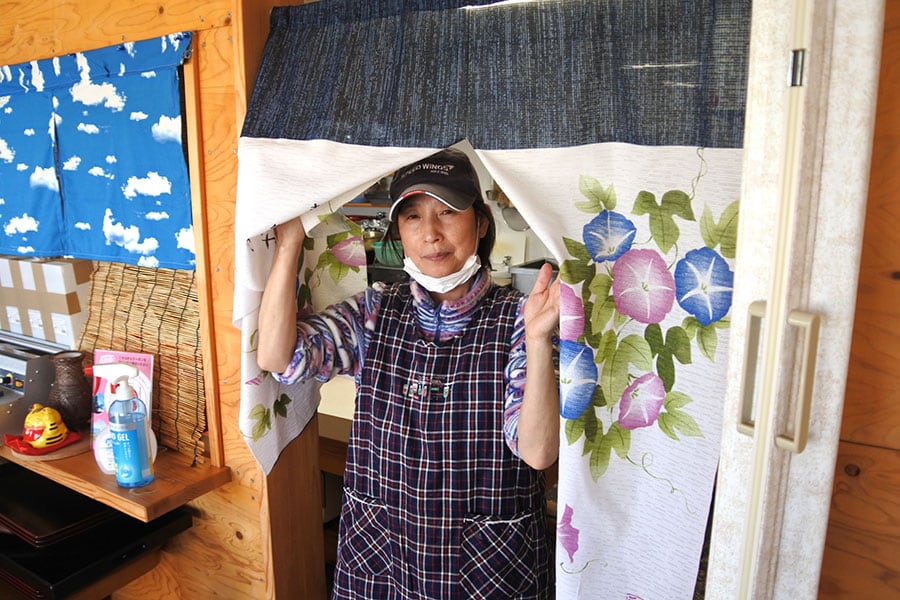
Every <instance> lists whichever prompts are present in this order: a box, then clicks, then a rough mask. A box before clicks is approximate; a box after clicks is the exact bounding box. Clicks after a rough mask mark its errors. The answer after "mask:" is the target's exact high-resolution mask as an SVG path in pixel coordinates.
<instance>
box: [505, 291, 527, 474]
mask: <svg viewBox="0 0 900 600" xmlns="http://www.w3.org/2000/svg"><path fill="white" fill-rule="evenodd" d="M524 306H525V297H523V298H521V299H520V300H519V309H518V311H517V312H516V322H515V325H514V327H513V336H512V343H511V347H510V353H509V362H508V363H506V370H505V372H504V378H505V379H506V398H505V402H504V404H503V435H504V436H505V437H506V445H507V446H509V449H510V450H512V452H513V454H515V455H516V456H519V457H520V458H521V456H520V455H519V412H520V411H521V409H522V398H524V397H525V362H526V359H525V316H524V312H523V310H522V309H523V308H524Z"/></svg>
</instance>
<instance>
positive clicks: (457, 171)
mask: <svg viewBox="0 0 900 600" xmlns="http://www.w3.org/2000/svg"><path fill="white" fill-rule="evenodd" d="M415 194H425V195H427V196H431V197H432V198H434V199H435V200H440V201H441V202H443V203H444V204H446V205H447V206H449V207H450V208H452V209H453V210H456V211H460V212H461V211H464V210H466V209H467V208H469V207H470V206H472V203H473V202H474V201H475V200H476V199H477V198H480V197H481V192H480V190H479V187H478V175H477V174H476V173H475V168H474V167H473V166H472V162H471V161H470V160H469V157H468V156H466V153H465V152H462V151H460V150H456V149H453V148H448V149H446V150H441V151H440V152H438V153H436V154H432V155H431V156H429V157H427V158H423V159H422V160H420V161H418V162H414V163H412V164H410V165H407V166H405V167H402V168H400V169H398V170H397V172H396V173H395V174H394V178H393V180H392V181H391V188H390V197H391V210H390V212H389V213H388V218H389V219H390V220H391V221H393V220H394V219H395V218H396V216H397V207H398V206H400V204H401V203H402V202H403V201H404V200H405V199H407V198H409V197H410V196H413V195H415Z"/></svg>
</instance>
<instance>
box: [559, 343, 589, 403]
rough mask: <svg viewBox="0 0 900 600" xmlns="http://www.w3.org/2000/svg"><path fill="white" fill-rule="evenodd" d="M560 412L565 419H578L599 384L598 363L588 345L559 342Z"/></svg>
mask: <svg viewBox="0 0 900 600" xmlns="http://www.w3.org/2000/svg"><path fill="white" fill-rule="evenodd" d="M559 370H560V372H559V387H560V398H559V401H560V408H559V414H560V415H562V417H563V418H564V419H577V418H578V417H579V416H581V413H583V412H584V409H586V408H587V407H588V405H590V403H591V398H592V397H593V395H594V388H595V387H596V385H597V363H595V362H594V354H593V352H592V351H591V349H590V348H589V347H588V346H585V345H584V344H579V343H578V342H572V341H570V340H560V342H559Z"/></svg>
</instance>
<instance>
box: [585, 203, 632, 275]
mask: <svg viewBox="0 0 900 600" xmlns="http://www.w3.org/2000/svg"><path fill="white" fill-rule="evenodd" d="M635 231H637V227H635V225H634V223H632V222H631V221H629V220H628V218H627V217H625V215H623V214H621V213H617V212H613V211H611V210H604V211H602V212H601V213H600V214H599V215H597V216H596V217H594V218H593V219H592V220H591V221H590V222H589V223H588V224H587V225H585V226H584V229H583V231H582V237H583V238H584V245H585V246H586V247H587V249H588V252H590V254H591V257H592V258H593V259H594V262H597V263H601V262H604V261H607V260H616V259H617V258H619V257H620V256H622V255H623V254H624V253H625V252H627V251H628V250H629V249H630V248H631V244H632V242H633V241H634V234H635Z"/></svg>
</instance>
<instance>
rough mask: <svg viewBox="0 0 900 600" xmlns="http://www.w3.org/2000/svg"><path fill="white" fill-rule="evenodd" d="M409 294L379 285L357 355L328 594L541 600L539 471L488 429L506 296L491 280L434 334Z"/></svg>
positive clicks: (497, 384) (498, 379) (494, 422)
mask: <svg viewBox="0 0 900 600" xmlns="http://www.w3.org/2000/svg"><path fill="white" fill-rule="evenodd" d="M412 302H413V300H412V297H411V295H410V292H409V287H408V284H395V285H394V286H393V287H391V288H390V289H389V290H386V291H385V293H384V296H383V298H382V303H381V307H380V309H379V316H378V320H377V323H376V325H375V331H374V334H373V337H372V340H371V342H370V344H369V348H368V351H367V354H366V364H365V368H364V370H363V374H362V377H361V381H360V385H359V391H358V394H357V401H356V402H357V404H356V415H355V416H354V420H353V429H352V432H351V436H350V444H349V449H348V454H347V468H346V472H345V476H344V477H345V479H344V484H345V490H344V499H343V505H342V510H341V521H340V536H339V539H340V543H339V547H338V558H337V566H336V569H335V582H334V593H333V598H336V599H337V598H355V599H365V600H382V599H385V600H391V599H422V600H425V599H427V600H436V599H445V598H460V599H466V600H468V599H475V598H485V599H487V598H496V599H502V600H510V599H514V598H521V599H544V598H550V597H552V595H553V584H552V570H551V568H550V560H551V555H550V548H549V544H548V541H547V536H546V531H545V526H544V515H545V507H544V495H543V490H544V485H543V475H542V473H541V472H539V471H535V470H533V469H531V468H530V467H528V465H526V464H525V463H524V462H523V461H521V460H520V459H518V458H516V457H515V456H514V455H513V453H512V452H511V451H510V450H509V448H508V446H507V445H506V442H505V439H504V436H503V432H502V419H503V401H504V391H505V384H504V380H503V369H504V367H505V365H506V362H507V358H508V355H509V351H510V340H511V337H512V333H513V326H514V322H515V317H516V311H517V306H518V300H517V295H516V293H515V292H514V291H511V290H509V289H508V288H500V287H497V286H493V287H492V288H491V289H490V290H489V291H488V292H487V293H486V295H485V297H484V298H483V299H482V301H481V306H480V307H479V308H477V309H476V314H474V315H473V318H472V321H471V322H470V323H469V325H468V327H467V328H466V329H465V330H464V331H463V332H462V333H461V334H460V335H459V336H456V337H454V338H452V339H450V340H447V341H445V342H441V343H437V342H429V341H426V340H424V339H422V338H421V336H420V334H419V332H418V329H417V327H416V320H415V308H414V307H413V303H412Z"/></svg>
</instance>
